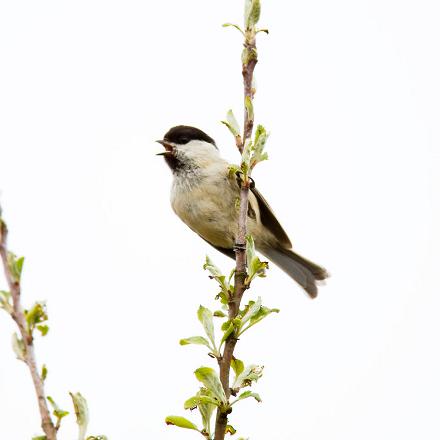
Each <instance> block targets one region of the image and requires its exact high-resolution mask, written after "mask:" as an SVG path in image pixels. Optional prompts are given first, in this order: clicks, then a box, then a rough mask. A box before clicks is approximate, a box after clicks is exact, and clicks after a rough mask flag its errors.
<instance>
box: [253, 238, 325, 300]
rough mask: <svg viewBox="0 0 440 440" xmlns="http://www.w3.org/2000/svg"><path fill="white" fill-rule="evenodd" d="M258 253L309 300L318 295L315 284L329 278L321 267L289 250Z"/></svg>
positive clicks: (280, 249) (267, 249) (279, 249)
mask: <svg viewBox="0 0 440 440" xmlns="http://www.w3.org/2000/svg"><path fill="white" fill-rule="evenodd" d="M260 251H261V253H262V254H264V255H265V256H266V257H267V258H269V260H271V261H272V262H273V263H275V264H276V265H277V266H278V267H279V268H280V269H282V270H283V271H284V272H286V273H287V275H289V276H290V277H291V278H293V279H294V280H295V281H296V282H297V283H298V284H299V285H300V286H301V287H303V289H304V290H305V291H306V292H307V293H308V294H309V296H310V297H311V298H316V296H317V295H318V287H317V285H316V284H317V283H316V282H317V281H322V280H325V279H326V278H328V276H329V274H328V273H327V271H326V270H325V269H324V268H323V267H320V266H318V265H317V264H315V263H312V262H311V261H309V260H306V259H305V258H303V257H301V255H298V254H296V253H295V252H293V251H291V250H290V249H284V248H281V247H278V248H265V249H261V250H260Z"/></svg>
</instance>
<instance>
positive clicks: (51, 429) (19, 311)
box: [0, 218, 57, 440]
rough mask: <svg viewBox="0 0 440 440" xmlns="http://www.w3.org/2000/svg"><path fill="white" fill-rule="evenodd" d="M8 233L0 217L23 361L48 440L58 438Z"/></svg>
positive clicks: (0, 250) (0, 249)
mask: <svg viewBox="0 0 440 440" xmlns="http://www.w3.org/2000/svg"><path fill="white" fill-rule="evenodd" d="M7 235H8V229H7V227H6V224H5V223H4V222H3V220H1V218H0V256H1V259H2V262H3V267H4V271H5V277H6V281H7V283H8V286H9V290H10V293H11V297H12V306H13V310H12V312H11V317H12V319H13V320H14V321H15V323H16V324H17V326H18V329H19V331H20V335H21V338H22V340H23V344H24V359H23V361H24V362H25V364H26V365H27V366H28V368H29V371H30V373H31V376H32V381H33V383H34V388H35V392H36V395H37V399H38V407H39V409H40V415H41V427H42V428H43V431H44V433H45V434H46V438H47V440H56V438H57V431H56V428H55V426H54V424H53V422H52V419H51V417H50V413H49V408H48V406H47V401H46V396H45V393H44V385H43V379H42V378H41V376H40V374H39V372H38V368H37V362H36V360H35V352H34V343H33V337H32V334H31V332H30V331H28V329H27V326H26V318H25V315H24V312H23V308H22V306H21V302H20V297H21V286H20V281H19V280H17V279H16V277H14V276H13V274H12V272H11V269H10V263H9V261H8V260H9V259H8V255H9V253H8V249H7V245H6V242H7Z"/></svg>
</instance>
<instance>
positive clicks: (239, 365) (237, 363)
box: [231, 358, 244, 377]
mask: <svg viewBox="0 0 440 440" xmlns="http://www.w3.org/2000/svg"><path fill="white" fill-rule="evenodd" d="M231 367H232V369H233V370H234V373H235V377H237V376H239V375H240V374H241V373H242V372H243V370H244V363H243V361H241V360H240V359H236V358H232V361H231Z"/></svg>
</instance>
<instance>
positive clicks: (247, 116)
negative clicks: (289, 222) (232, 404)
mask: <svg viewBox="0 0 440 440" xmlns="http://www.w3.org/2000/svg"><path fill="white" fill-rule="evenodd" d="M255 24H256V23H251V24H250V25H249V26H248V27H247V28H246V31H245V33H244V35H245V41H244V50H243V54H242V75H243V86H244V104H245V105H244V129H243V136H242V137H240V136H237V137H236V144H237V147H238V149H239V151H240V153H243V150H244V146H245V144H246V142H247V141H248V140H250V138H251V136H252V130H253V126H254V115H253V105H252V102H253V98H254V94H255V90H254V89H253V86H252V83H253V74H254V69H255V66H256V64H257V62H258V58H257V48H256V38H255V37H256V28H255ZM244 177H245V178H244V179H242V180H241V189H240V212H239V218H238V232H237V236H236V238H235V248H234V251H235V261H236V265H235V282H234V285H235V289H234V293H233V295H231V297H230V298H229V301H228V315H229V319H230V320H232V319H234V318H235V317H236V316H237V315H238V313H239V311H240V304H241V299H242V297H243V294H244V292H245V290H246V288H247V286H246V284H245V280H246V233H247V211H248V203H249V188H250V179H249V177H250V170H249V174H248V175H247V176H244ZM237 341H238V339H237V337H236V334H235V332H233V333H232V334H231V335H230V336H229V337H228V339H227V340H226V342H225V347H224V351H223V354H222V356H221V357H220V358H219V359H218V363H219V367H220V381H221V383H222V386H223V389H224V391H225V394H226V398H227V399H229V397H230V395H231V388H230V381H229V373H230V370H231V361H232V358H233V355H234V349H235V345H236V344H237ZM230 411H231V410H230V409H229V411H228V412H223V411H222V409H221V408H219V409H218V410H217V416H216V426H215V437H214V438H215V440H224V438H225V431H226V426H227V424H228V414H229V413H230Z"/></svg>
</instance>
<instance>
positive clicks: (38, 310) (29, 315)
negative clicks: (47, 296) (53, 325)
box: [24, 301, 49, 336]
mask: <svg viewBox="0 0 440 440" xmlns="http://www.w3.org/2000/svg"><path fill="white" fill-rule="evenodd" d="M24 315H25V318H26V322H27V327H28V330H29V332H30V333H31V334H32V332H33V331H34V329H35V327H36V326H37V324H40V323H42V322H45V321H47V319H48V316H47V312H46V304H45V303H44V302H41V301H40V302H36V303H35V304H34V305H33V306H32V308H31V309H30V310H25V311H24ZM42 327H43V330H40V331H41V334H42V335H43V336H44V335H45V334H46V333H47V332H48V331H49V327H47V326H42ZM45 327H47V331H46V329H45ZM44 331H46V333H44Z"/></svg>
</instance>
